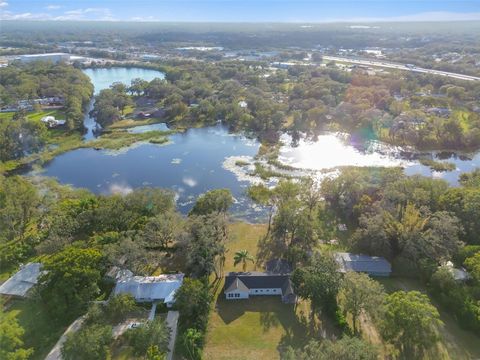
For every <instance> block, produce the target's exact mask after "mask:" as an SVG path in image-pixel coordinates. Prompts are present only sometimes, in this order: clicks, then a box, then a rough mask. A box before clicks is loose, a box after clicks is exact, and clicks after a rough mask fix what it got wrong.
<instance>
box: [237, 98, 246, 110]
mask: <svg viewBox="0 0 480 360" xmlns="http://www.w3.org/2000/svg"><path fill="white" fill-rule="evenodd" d="M238 106H240V107H241V108H242V109H246V108H247V107H248V103H247V102H246V101H243V100H241V101H239V102H238Z"/></svg>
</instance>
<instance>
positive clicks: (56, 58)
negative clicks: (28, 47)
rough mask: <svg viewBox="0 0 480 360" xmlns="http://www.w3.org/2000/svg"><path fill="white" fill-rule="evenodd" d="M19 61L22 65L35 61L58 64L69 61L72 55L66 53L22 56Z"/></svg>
mask: <svg viewBox="0 0 480 360" xmlns="http://www.w3.org/2000/svg"><path fill="white" fill-rule="evenodd" d="M18 59H19V60H20V61H21V62H22V63H30V62H33V61H51V62H53V63H58V62H62V61H69V60H70V55H69V54H65V53H49V54H29V55H20V56H19V58H18Z"/></svg>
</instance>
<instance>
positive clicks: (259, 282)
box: [224, 271, 296, 304]
mask: <svg viewBox="0 0 480 360" xmlns="http://www.w3.org/2000/svg"><path fill="white" fill-rule="evenodd" d="M224 293H225V298H226V299H227V300H238V299H249V298H250V296H268V295H270V296H281V298H282V301H283V302H284V303H289V304H291V303H295V301H296V295H295V293H294V291H293V286H292V282H291V280H290V276H289V275H288V274H275V273H268V272H256V271H253V272H231V273H228V275H227V276H225V287H224Z"/></svg>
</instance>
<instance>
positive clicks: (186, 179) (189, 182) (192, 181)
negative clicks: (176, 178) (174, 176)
mask: <svg viewBox="0 0 480 360" xmlns="http://www.w3.org/2000/svg"><path fill="white" fill-rule="evenodd" d="M182 181H183V183H184V184H185V185H187V186H190V187H195V186H197V184H198V182H197V180H195V179H194V178H192V177H188V176H185V177H184V178H183V179H182Z"/></svg>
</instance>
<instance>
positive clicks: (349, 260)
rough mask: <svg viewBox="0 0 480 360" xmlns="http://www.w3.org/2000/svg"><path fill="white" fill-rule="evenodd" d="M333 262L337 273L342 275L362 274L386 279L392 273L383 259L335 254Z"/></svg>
mask: <svg viewBox="0 0 480 360" xmlns="http://www.w3.org/2000/svg"><path fill="white" fill-rule="evenodd" d="M335 260H336V262H337V264H338V267H339V271H340V272H342V273H345V272H348V271H355V272H362V273H366V274H368V275H371V276H384V277H388V276H390V274H391V273H392V266H391V265H390V263H389V262H388V261H387V260H386V259H385V258H383V257H380V256H368V255H360V254H352V253H347V252H337V253H335Z"/></svg>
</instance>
